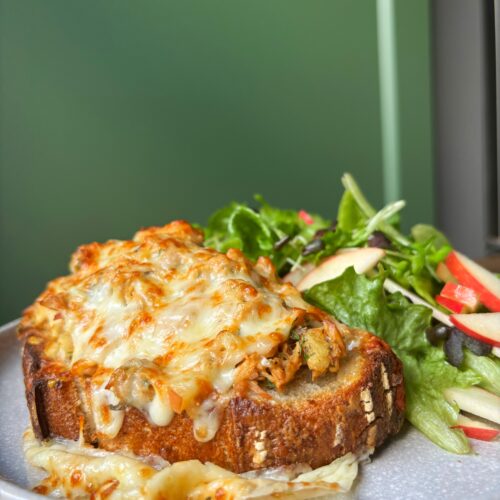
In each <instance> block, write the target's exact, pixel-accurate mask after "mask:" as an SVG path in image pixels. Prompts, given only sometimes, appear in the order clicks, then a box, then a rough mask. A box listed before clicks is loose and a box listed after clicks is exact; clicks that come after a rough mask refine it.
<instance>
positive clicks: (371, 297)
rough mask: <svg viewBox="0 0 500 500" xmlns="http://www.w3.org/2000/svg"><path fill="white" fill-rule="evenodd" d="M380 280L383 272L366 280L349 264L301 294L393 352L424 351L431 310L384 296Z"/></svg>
mask: <svg viewBox="0 0 500 500" xmlns="http://www.w3.org/2000/svg"><path fill="white" fill-rule="evenodd" d="M384 279H385V277H384V276H383V275H378V276H377V277H375V278H373V279H369V278H367V277H366V276H364V275H360V274H356V271H354V268H352V267H351V268H349V269H347V270H346V271H345V272H344V274H343V275H342V276H340V277H338V278H336V279H334V280H331V281H326V282H324V283H320V284H319V285H316V286H314V287H313V288H311V289H310V290H307V291H306V292H305V294H304V297H305V299H306V300H307V301H309V302H311V303H313V304H315V305H317V306H318V307H320V308H322V309H324V310H326V311H328V312H329V313H330V314H332V315H334V316H335V317H336V318H338V319H339V320H340V321H342V322H343V323H346V324H347V325H349V326H353V327H356V328H362V329H364V330H367V331H369V332H372V333H375V334H376V335H378V336H379V337H382V338H383V339H384V340H385V341H387V342H388V343H389V344H390V345H391V347H392V348H393V349H395V350H396V351H407V352H417V351H424V350H425V349H426V348H427V347H428V346H429V343H428V342H427V340H426V338H425V329H426V328H427V327H428V326H429V324H430V321H431V317H432V311H431V310H430V309H429V308H428V307H424V306H420V305H414V304H411V303H410V302H408V301H407V300H406V299H405V298H404V297H403V296H402V295H401V294H400V293H394V294H391V295H387V296H386V294H385V292H384Z"/></svg>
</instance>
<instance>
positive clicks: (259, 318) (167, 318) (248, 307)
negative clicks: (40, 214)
mask: <svg viewBox="0 0 500 500" xmlns="http://www.w3.org/2000/svg"><path fill="white" fill-rule="evenodd" d="M202 243H203V236H202V233H201V232H200V231H198V230H196V229H194V228H193V227H191V226H190V225H189V224H188V223H186V222H183V221H176V222H172V223H170V224H168V225H166V226H164V227H159V228H156V227H155V228H148V229H145V230H142V231H139V232H138V233H137V234H136V235H135V237H134V239H133V240H130V241H109V242H107V243H103V244H100V243H92V244H89V245H85V246H82V247H80V248H79V249H78V250H77V251H76V253H75V254H74V255H73V257H72V260H71V265H70V269H71V274H70V275H68V276H64V277H61V278H58V279H55V280H54V281H52V282H50V283H49V284H48V286H47V289H46V290H45V291H44V292H43V293H42V294H41V296H40V297H39V298H38V299H37V300H36V302H35V303H34V304H33V305H32V306H31V307H30V308H28V309H27V310H26V312H25V314H24V317H23V319H22V322H21V326H20V330H19V331H20V335H22V336H23V335H24V336H33V335H35V336H39V337H41V338H42V339H43V342H44V346H45V353H46V355H47V357H48V358H49V359H51V360H53V361H54V365H55V366H59V367H64V369H67V370H72V371H73V373H75V374H78V375H82V376H86V377H89V378H90V379H91V386H92V398H91V399H92V402H91V407H92V414H93V419H94V421H95V425H96V428H97V430H98V432H99V433H101V434H103V435H105V436H108V437H114V436H115V435H116V434H117V433H118V432H119V430H120V428H121V424H122V421H123V416H124V410H123V407H124V406H125V405H129V406H134V407H136V408H138V409H140V410H141V411H143V412H144V413H145V414H146V415H147V417H148V418H149V420H150V421H151V422H153V423H154V424H156V425H168V423H169V422H170V421H171V419H172V417H173V415H174V413H180V412H182V411H186V412H187V413H188V414H189V415H190V417H191V418H192V419H193V424H194V425H193V427H194V434H195V437H196V438H197V439H198V440H200V441H207V440H210V439H211V438H212V437H213V436H214V435H215V433H216V431H217V429H218V425H219V415H220V411H219V410H220V408H221V406H222V404H223V402H224V398H225V397H228V396H229V395H230V394H231V391H233V386H234V383H235V377H236V375H237V370H238V366H240V365H241V364H242V362H243V361H245V360H248V359H249V358H250V357H252V359H256V356H257V358H258V359H260V360H261V361H262V363H263V365H265V363H266V359H267V358H270V357H272V356H275V355H276V353H277V352H278V349H279V348H280V346H281V345H282V344H283V343H284V342H286V341H287V339H288V337H289V335H290V332H291V330H292V329H293V328H298V327H302V328H304V327H307V326H308V325H313V326H314V328H315V329H316V330H317V329H318V328H319V329H322V330H325V331H329V332H330V333H331V332H332V331H333V330H335V326H334V325H333V323H332V321H331V320H330V318H329V317H328V316H327V315H325V314H324V313H322V312H321V311H320V310H318V309H317V308H315V307H313V306H311V305H309V304H307V303H306V302H305V301H304V300H303V299H302V297H301V296H300V293H299V292H298V291H297V290H296V289H295V288H294V287H293V286H292V285H290V284H288V283H283V282H281V281H280V280H279V279H278V278H277V276H276V274H275V270H274V268H273V266H272V264H271V262H270V261H269V260H268V259H266V258H261V259H259V260H258V262H257V263H256V264H255V265H254V264H253V263H252V262H250V261H249V260H248V259H246V258H245V257H244V256H243V254H242V253H241V252H240V251H239V250H234V249H231V250H229V251H228V252H227V253H226V254H222V253H220V252H217V251H215V250H213V249H210V248H205V247H204V246H203V245H202ZM342 347H343V346H342ZM240 372H241V370H240ZM239 375H240V377H239V378H241V373H240V374H239ZM239 381H240V380H239Z"/></svg>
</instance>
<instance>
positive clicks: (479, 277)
mask: <svg viewBox="0 0 500 500" xmlns="http://www.w3.org/2000/svg"><path fill="white" fill-rule="evenodd" d="M446 266H447V267H448V269H449V270H450V272H451V273H452V274H453V276H455V278H457V280H458V282H459V283H460V284H462V285H465V286H467V287H469V288H472V289H473V290H474V291H475V292H476V293H477V294H478V296H479V300H480V301H481V302H482V303H483V304H484V305H485V306H486V307H488V308H489V309H491V310H492V311H495V312H500V279H498V278H497V277H496V276H495V275H494V274H493V273H490V272H489V271H488V270H487V269H485V268H484V267H482V266H480V265H479V264H476V263H475V262H474V261H472V260H471V259H469V258H468V257H466V256H465V255H462V254H461V253H460V252H457V251H455V250H454V251H452V252H450V253H449V254H448V257H447V258H446Z"/></svg>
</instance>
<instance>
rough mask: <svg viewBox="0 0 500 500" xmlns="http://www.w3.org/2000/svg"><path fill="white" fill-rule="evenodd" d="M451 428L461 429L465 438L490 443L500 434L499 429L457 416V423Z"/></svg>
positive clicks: (463, 416)
mask: <svg viewBox="0 0 500 500" xmlns="http://www.w3.org/2000/svg"><path fill="white" fill-rule="evenodd" d="M452 428H453V429H454V428H459V429H462V430H463V431H464V433H465V435H466V436H467V437H470V438H472V439H479V440H481V441H492V440H493V439H495V438H496V437H497V436H498V435H499V434H500V429H496V428H495V427H492V426H491V425H488V424H485V423H484V422H481V421H480V420H474V419H472V418H469V417H466V416H465V415H458V418H457V423H456V425H454V426H453V427H452Z"/></svg>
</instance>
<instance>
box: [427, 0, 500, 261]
mask: <svg viewBox="0 0 500 500" xmlns="http://www.w3.org/2000/svg"><path fill="white" fill-rule="evenodd" d="M489 4H490V2H488V1H486V0H485V1H477V2H470V1H468V0H436V1H435V2H433V48H434V65H433V69H434V102H435V118H436V120H435V123H436V134H435V138H436V163H437V172H436V186H437V218H438V223H439V225H440V226H441V227H442V228H443V229H444V230H445V231H446V232H447V233H448V234H449V236H450V238H451V240H452V242H453V243H454V245H455V246H456V247H457V248H458V249H460V250H462V251H464V252H466V253H468V254H470V255H472V256H474V257H479V256H481V255H483V254H484V253H485V251H486V239H487V236H488V231H489V229H490V224H491V199H490V198H489V196H490V193H491V190H490V187H491V183H492V179H491V172H492V168H494V161H495V159H494V158H495V156H494V144H495V139H494V135H493V134H494V128H492V126H491V120H490V118H491V116H490V113H491V112H492V111H493V110H494V107H495V106H494V100H492V94H491V88H490V86H491V83H492V82H491V80H490V74H489V69H488V65H489V64H491V61H489V60H488V57H489V51H488V47H489V45H488V44H489V43H491V40H488V37H487V32H488V24H489V23H490V22H492V21H493V18H492V17H491V15H490V14H491V12H490V11H489V7H488V5H489Z"/></svg>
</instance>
